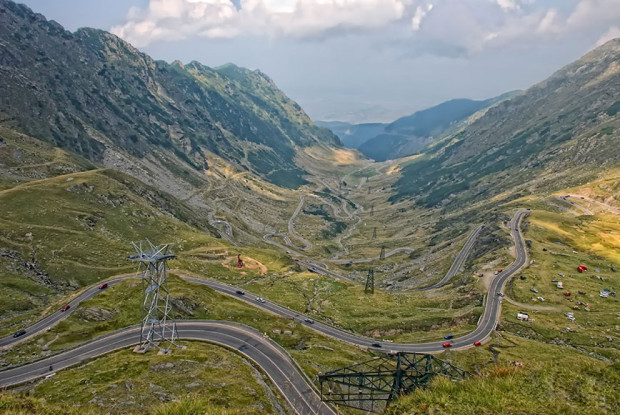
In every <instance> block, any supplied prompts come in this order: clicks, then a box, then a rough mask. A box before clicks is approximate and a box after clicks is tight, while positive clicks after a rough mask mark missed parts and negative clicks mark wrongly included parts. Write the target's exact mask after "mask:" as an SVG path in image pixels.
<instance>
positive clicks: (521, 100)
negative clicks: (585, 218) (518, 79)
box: [392, 39, 620, 207]
mask: <svg viewBox="0 0 620 415" xmlns="http://www.w3.org/2000/svg"><path fill="white" fill-rule="evenodd" d="M618 62H620V39H614V40H611V41H609V42H607V43H605V44H604V45H602V46H600V47H598V48H596V49H595V50H593V51H591V52H590V53H588V54H586V55H585V56H584V57H582V58H581V59H579V60H577V61H576V62H574V63H571V64H569V65H567V66H566V67H564V68H562V69H560V70H559V71H557V72H556V73H554V74H553V75H552V76H551V77H550V78H548V79H547V80H545V81H543V82H541V83H539V84H536V85H534V86H532V87H531V88H529V89H528V90H526V91H525V92H523V93H521V94H519V95H517V96H515V97H513V98H512V99H509V100H505V101H502V102H500V103H498V104H497V105H495V106H493V107H491V108H489V109H488V110H487V111H486V112H485V113H484V115H482V116H480V117H479V118H477V119H476V120H474V121H473V122H471V124H469V125H467V126H466V127H464V128H462V129H460V130H458V131H456V132H454V133H453V134H450V135H448V136H447V137H444V138H443V139H442V140H440V141H439V142H436V143H435V144H432V145H430V147H429V148H427V149H426V150H425V151H424V154H422V155H421V156H420V157H418V158H417V159H416V160H414V161H413V162H411V163H409V164H407V165H406V166H404V167H403V169H402V177H401V178H400V179H399V181H398V182H397V184H396V187H397V194H396V195H395V196H393V198H392V200H393V201H395V200H399V199H401V198H403V197H415V198H417V200H418V201H419V202H420V203H422V204H423V205H425V206H436V205H442V206H447V205H452V206H453V207H454V206H455V205H458V204H467V203H470V202H472V201H477V200H485V199H487V200H488V199H490V198H492V197H494V196H496V195H498V194H500V193H502V192H504V191H506V190H508V189H512V193H513V194H515V195H516V194H522V195H525V194H532V193H536V192H541V191H550V190H553V189H560V188H562V187H569V186H573V185H576V184H578V183H583V182H586V181H588V179H592V178H593V177H595V175H596V174H597V173H598V172H600V171H602V170H604V169H606V168H610V167H612V166H617V165H618V164H619V163H620V152H619V151H618V148H619V147H618V143H619V142H620V141H619V138H620V115H619V108H620V65H619V64H618Z"/></svg>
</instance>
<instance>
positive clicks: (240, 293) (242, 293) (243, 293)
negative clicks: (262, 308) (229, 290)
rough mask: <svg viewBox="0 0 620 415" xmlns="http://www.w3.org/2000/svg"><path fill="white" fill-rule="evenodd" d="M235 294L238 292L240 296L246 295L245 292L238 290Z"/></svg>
mask: <svg viewBox="0 0 620 415" xmlns="http://www.w3.org/2000/svg"><path fill="white" fill-rule="evenodd" d="M235 292H236V293H237V294H239V295H245V292H243V291H241V290H237V291H235Z"/></svg>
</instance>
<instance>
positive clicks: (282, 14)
mask: <svg viewBox="0 0 620 415" xmlns="http://www.w3.org/2000/svg"><path fill="white" fill-rule="evenodd" d="M574 1H575V2H574V3H564V4H559V3H557V2H555V3H553V4H555V5H556V6H557V7H556V8H551V7H549V6H548V4H550V3H548V2H547V3H546V2H543V1H534V0H149V2H148V6H146V7H145V8H132V9H131V10H130V11H129V13H128V14H127V20H126V22H125V23H124V24H122V25H119V26H116V27H113V28H112V32H113V33H115V34H117V35H119V36H121V37H122V38H124V39H126V40H128V41H130V42H131V43H133V44H135V45H136V46H145V45H148V44H150V43H153V42H161V41H167V40H179V39H186V38H192V37H197V36H202V37H207V38H234V37H240V36H255V37H271V38H277V37H284V38H292V39H317V38H326V37H328V36H339V35H343V34H346V33H350V32H363V31H372V30H375V31H374V32H372V33H373V36H377V38H378V39H383V41H384V42H393V41H394V40H396V41H398V42H399V44H408V45H409V46H408V47H411V48H413V49H415V50H418V51H423V52H424V53H432V54H437V55H446V56H455V55H463V54H476V53H481V52H484V51H485V50H487V49H489V48H507V47H513V46H516V47H523V46H525V47H527V46H531V45H536V44H539V43H540V42H544V41H553V40H554V39H560V38H562V37H565V36H567V35H581V34H587V35H588V36H590V37H592V38H593V39H596V38H598V37H600V36H603V34H604V33H606V32H607V31H610V30H611V28H612V27H617V26H618V22H620V0H574ZM392 27H397V28H398V30H382V31H376V29H390V28H392ZM388 33H389V34H388ZM614 33H615V32H614ZM390 36H392V37H390ZM394 36H397V38H394ZM398 36H400V38H398Z"/></svg>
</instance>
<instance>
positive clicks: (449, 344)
mask: <svg viewBox="0 0 620 415" xmlns="http://www.w3.org/2000/svg"><path fill="white" fill-rule="evenodd" d="M442 346H443V347H452V343H448V342H445V343H444V344H442Z"/></svg>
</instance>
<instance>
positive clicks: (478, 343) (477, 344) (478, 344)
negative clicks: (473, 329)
mask: <svg viewBox="0 0 620 415" xmlns="http://www.w3.org/2000/svg"><path fill="white" fill-rule="evenodd" d="M474 346H482V342H481V341H477V342H475V343H474Z"/></svg>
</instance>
